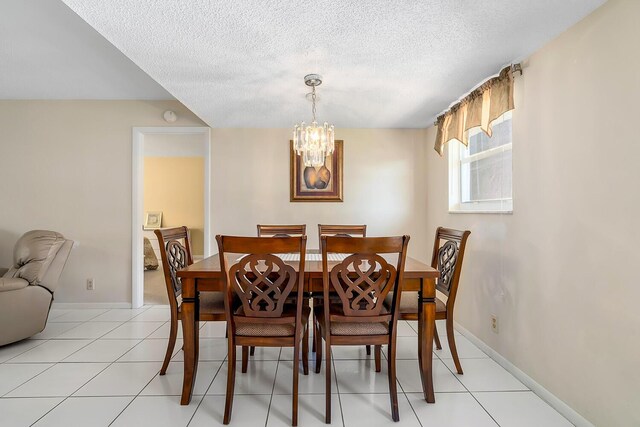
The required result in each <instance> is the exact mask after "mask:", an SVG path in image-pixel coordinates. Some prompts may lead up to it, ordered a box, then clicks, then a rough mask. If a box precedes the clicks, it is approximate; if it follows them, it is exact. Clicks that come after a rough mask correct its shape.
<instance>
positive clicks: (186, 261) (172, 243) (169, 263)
mask: <svg viewBox="0 0 640 427" xmlns="http://www.w3.org/2000/svg"><path fill="white" fill-rule="evenodd" d="M155 234H156V237H157V238H158V244H159V246H160V257H161V258H162V270H163V271H164V281H165V284H166V285H167V295H168V296H169V304H170V305H171V307H172V308H174V307H177V304H178V296H180V295H181V294H182V282H181V280H180V278H179V277H178V275H177V274H176V273H177V271H178V270H180V269H181V268H184V267H186V266H188V265H191V264H193V258H192V256H191V240H190V236H189V229H188V228H187V227H185V226H182V227H175V228H164V229H161V230H155Z"/></svg>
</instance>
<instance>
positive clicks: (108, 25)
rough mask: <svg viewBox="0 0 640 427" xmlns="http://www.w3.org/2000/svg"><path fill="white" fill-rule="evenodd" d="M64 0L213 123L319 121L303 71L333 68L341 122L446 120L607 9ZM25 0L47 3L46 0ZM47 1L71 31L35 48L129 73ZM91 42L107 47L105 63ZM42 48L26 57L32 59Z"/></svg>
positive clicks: (573, 4) (438, 2)
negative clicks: (449, 112) (473, 94)
mask: <svg viewBox="0 0 640 427" xmlns="http://www.w3.org/2000/svg"><path fill="white" fill-rule="evenodd" d="M63 1H64V2H65V3H66V4H67V5H68V6H69V7H70V8H71V9H73V10H74V11H75V12H76V13H77V14H78V15H79V16H80V17H82V18H83V19H84V20H85V21H86V22H88V23H89V24H90V25H91V26H92V27H93V28H95V29H96V30H97V31H98V32H99V33H100V34H102V35H103V36H104V37H105V38H106V39H107V40H109V41H110V42H111V43H113V45H114V46H115V47H117V48H118V49H119V50H120V51H122V52H123V53H124V54H125V55H126V56H127V57H128V58H130V59H131V60H132V61H133V62H134V63H135V64H137V65H138V66H139V67H140V68H141V69H142V70H144V71H145V72H146V73H148V74H149V75H150V76H151V77H152V78H153V79H154V80H156V81H157V82H158V83H160V85H162V86H163V87H164V88H166V89H167V90H168V91H169V92H170V93H171V94H172V95H173V96H174V97H176V98H177V99H178V100H180V101H181V102H182V103H184V104H185V105H186V106H187V107H189V108H190V109H191V110H192V111H193V112H194V113H195V114H197V115H198V116H200V118H202V119H203V120H205V121H206V122H207V123H208V124H209V125H210V126H213V127H289V126H291V125H293V124H294V123H296V122H299V121H301V120H307V121H309V119H310V116H311V111H310V110H311V106H310V103H309V101H308V100H307V99H306V98H305V94H306V93H307V92H308V88H307V87H306V86H305V85H304V83H303V76H304V75H305V74H308V73H320V74H322V75H323V78H324V83H323V84H322V86H320V87H319V89H318V93H319V104H318V118H319V119H320V120H322V121H324V120H327V121H330V122H332V123H334V124H335V125H336V126H337V127H374V128H375V127H381V128H382V127H392V128H393V127H395V128H403V127H408V128H415V127H425V126H428V125H430V124H431V123H432V121H433V118H434V116H435V115H436V114H438V113H439V112H441V111H442V110H443V109H445V108H446V107H447V106H448V105H449V104H450V103H451V102H453V101H455V100H456V99H457V98H459V97H460V96H461V95H463V94H464V93H465V92H467V91H468V90H470V89H471V88H472V87H473V86H475V85H476V84H477V83H479V82H480V81H482V80H483V79H485V78H486V77H488V76H490V75H492V74H495V73H496V72H497V71H499V69H500V68H501V67H502V66H503V65H505V64H508V63H510V62H512V61H514V60H518V59H521V58H524V57H526V56H527V55H528V54H530V53H532V52H533V51H535V50H536V49H537V48H539V47H541V46H542V45H543V44H544V43H545V42H547V41H549V40H551V39H552V38H553V37H555V36H556V35H558V34H559V33H560V32H562V31H563V30H565V29H567V28H568V27H570V26H571V25H573V24H574V23H576V22H577V21H579V20H580V19H581V18H583V17H584V16H586V15H587V14H588V13H589V12H591V11H592V10H594V9H595V8H596V7H598V6H599V5H601V4H602V3H604V0H563V1H557V0H535V1H532V0H428V1H396V2H389V1H388V0H359V1H357V0H343V1H335V0H316V1H315V2H313V3H312V2H308V1H285V0H243V1H212V0H192V1H188V2H180V1H175V0H136V1H132V0H109V1H104V0H63ZM14 3H15V4H18V3H29V4H30V5H31V7H32V8H34V7H35V6H34V3H36V2H34V1H33V0H28V1H25V0H23V1H16V0H12V1H11V4H14ZM45 3H46V4H47V7H48V8H50V9H51V11H42V12H41V13H43V14H45V16H46V17H47V18H49V19H48V20H47V25H45V26H44V28H45V29H47V28H48V29H49V30H50V31H52V30H58V32H62V33H63V35H64V36H66V37H64V38H61V39H60V40H55V39H51V38H50V37H49V36H47V35H46V34H45V40H44V44H45V46H33V47H34V48H36V51H37V53H38V55H49V56H54V55H53V54H52V53H50V52H48V51H47V49H45V47H47V48H49V49H51V50H53V51H54V52H55V51H56V50H60V49H61V47H62V46H64V49H66V48H67V45H68V44H70V45H71V46H72V47H73V48H74V49H82V48H86V56H84V57H83V58H82V59H83V61H84V64H78V66H81V67H82V68H86V69H87V70H90V71H86V73H85V74H91V75H92V76H95V75H98V76H100V77H103V78H105V79H107V78H108V77H111V73H108V72H103V73H100V71H101V70H103V69H104V68H105V67H107V66H108V62H109V61H107V60H105V58H107V57H109V55H111V57H115V58H116V59H115V62H116V63H120V65H121V66H122V67H124V65H123V63H126V61H124V60H123V58H122V57H121V56H117V55H115V54H114V53H113V52H112V51H108V52H109V53H107V49H106V47H105V46H104V43H103V42H104V40H102V39H100V38H99V37H98V36H97V35H95V34H93V33H92V37H88V38H87V40H84V39H82V40H79V39H78V37H71V31H69V32H66V31H62V29H61V28H60V27H61V26H62V27H65V29H66V27H67V26H69V27H71V26H78V25H79V24H78V22H76V21H75V20H73V19H72V18H71V17H69V16H68V15H67V14H65V13H63V12H62V11H61V10H60V8H59V7H55V6H54V3H55V1H52V0H47V1H46V2H45ZM38 4H40V2H38ZM14 7H17V6H15V5H14ZM25 7H26V6H25ZM52 12H55V13H52ZM52 14H53V19H51V18H52ZM7 15H11V14H6V13H3V16H5V18H3V20H6V21H10V22H13V21H15V20H14V19H13V18H11V19H9V18H7ZM58 19H61V20H62V22H59V21H58ZM2 24H4V23H2ZM25 24H29V23H28V22H25ZM14 27H17V26H16V25H15V24H14ZM39 28H40V27H37V28H34V26H33V25H31V28H30V30H31V31H28V30H27V31H24V30H23V33H25V37H27V36H30V33H31V32H33V31H34V30H36V31H35V32H36V33H38V32H39V31H40V30H39ZM16 30H20V28H16ZM31 37H33V36H32V35H31ZM60 37H63V36H60ZM41 42H42V40H41ZM101 42H102V44H101ZM92 43H95V44H96V45H99V46H100V48H99V49H98V50H99V51H100V52H102V53H104V54H105V55H103V56H101V57H97V55H96V54H95V53H93V49H91V47H92V46H91V44H92ZM13 53H14V54H15V52H13ZM31 56H32V55H29V54H20V55H17V57H18V58H19V59H21V60H23V61H26V60H28V59H29V58H31ZM50 61H51V62H52V63H53V61H54V58H51V59H50ZM96 63H97V64H96ZM111 66H113V65H111ZM128 66H129V67H131V66H132V64H129V65H128ZM56 71H57V70H56ZM33 72H34V73H35V72H36V71H33ZM40 72H42V71H40ZM525 73H526V70H525ZM44 74H45V75H48V73H47V72H46V71H45V72H44ZM125 74H126V73H125ZM112 80H114V79H112ZM115 80H116V82H117V81H119V79H115ZM72 83H73V82H71V83H69V82H67V86H69V85H70V84H72ZM110 83H111V84H112V85H114V84H115V82H113V81H111V82H110ZM89 84H90V83H87V84H86V85H84V84H83V85H79V84H76V85H75V86H88V85H89ZM147 84H148V82H147ZM76 89H77V90H78V91H80V92H82V91H81V88H78V87H76ZM120 89H121V90H124V88H120ZM127 89H130V90H133V89H134V88H131V87H127ZM1 90H2V89H0V95H2V92H1ZM58 90H60V88H56V91H58ZM90 90H96V91H97V90H98V89H97V88H93V89H90V88H88V89H87V91H90ZM105 92H107V91H106V90H105ZM67 97H68V96H67ZM76 97H77V96H76ZM101 97H102V98H105V97H108V96H107V94H106V93H105V94H103V95H102V96H101ZM112 97H114V96H112Z"/></svg>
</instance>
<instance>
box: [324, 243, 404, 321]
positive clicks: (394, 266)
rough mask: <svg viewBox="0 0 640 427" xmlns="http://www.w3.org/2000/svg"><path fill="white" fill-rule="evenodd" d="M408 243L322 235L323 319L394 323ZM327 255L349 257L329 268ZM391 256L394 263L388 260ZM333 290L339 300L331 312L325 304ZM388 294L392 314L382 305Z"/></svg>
mask: <svg viewBox="0 0 640 427" xmlns="http://www.w3.org/2000/svg"><path fill="white" fill-rule="evenodd" d="M408 243H409V236H400V237H369V238H366V237H341V236H322V237H321V248H322V271H323V275H322V276H323V285H324V286H323V291H324V310H325V319H330V320H332V321H348V322H366V321H370V322H381V321H390V320H393V321H395V320H394V317H395V312H396V311H397V309H398V307H399V303H400V292H399V291H400V290H401V286H402V280H403V276H404V265H405V260H406V255H407V253H406V252H407V245H408ZM329 252H331V253H339V254H348V255H347V257H346V258H345V259H344V260H343V261H341V262H339V263H337V264H335V265H334V266H332V267H331V269H329V261H328V256H327V254H328V253H329ZM394 256H395V257H396V259H395V263H394V262H393V260H390V258H393V257H394ZM332 291H333V292H335V293H336V294H337V295H338V297H339V299H340V302H339V303H338V304H337V305H338V308H339V310H338V312H335V311H334V312H333V313H331V310H330V307H329V305H330V304H328V302H329V301H330V295H329V292H332ZM389 292H393V295H394V301H393V304H392V307H391V311H388V310H387V309H385V307H384V304H383V302H384V299H385V297H386V296H387V294H388V293H389ZM332 301H335V299H333V300H332ZM334 306H335V303H334Z"/></svg>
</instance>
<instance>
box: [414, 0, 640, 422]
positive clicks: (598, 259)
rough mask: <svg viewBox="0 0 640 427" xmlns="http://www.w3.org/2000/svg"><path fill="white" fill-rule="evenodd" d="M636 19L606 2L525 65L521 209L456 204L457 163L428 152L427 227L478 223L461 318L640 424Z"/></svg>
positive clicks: (539, 377) (520, 92)
mask: <svg viewBox="0 0 640 427" xmlns="http://www.w3.org/2000/svg"><path fill="white" fill-rule="evenodd" d="M638 17H640V2H638V1H633V0H629V1H609V2H608V3H607V4H605V5H604V6H603V7H602V8H601V9H599V10H597V11H596V12H595V13H594V14H593V15H591V16H589V17H587V18H586V19H585V20H584V21H582V22H581V23H579V24H578V25H576V26H575V27H573V28H571V29H570V30H569V31H567V32H566V33H564V34H562V35H561V36H560V37H558V38H557V39H556V40H554V41H552V42H551V43H549V44H548V45H547V46H545V47H544V48H543V49H541V50H540V51H538V52H537V53H535V54H534V55H533V56H531V57H530V58H529V59H528V60H527V61H526V62H525V63H524V65H525V69H524V75H523V76H522V77H516V91H515V95H516V99H515V102H516V110H515V112H514V115H513V140H514V143H513V194H514V213H513V215H483V214H475V215H469V214H448V213H447V161H446V159H441V158H439V157H438V156H437V154H436V153H435V151H432V150H431V151H429V153H428V156H427V170H428V171H429V172H428V180H427V190H426V193H427V195H428V210H427V217H426V218H427V224H428V226H427V229H428V230H433V229H434V228H435V227H436V226H437V225H440V224H443V225H447V226H451V227H457V228H468V229H470V230H472V234H471V237H470V239H469V246H468V248H469V252H468V254H467V256H466V257H465V266H464V270H463V278H462V282H461V291H460V293H459V300H458V303H457V308H456V319H457V321H458V322H459V323H460V324H462V325H463V326H464V327H465V328H467V329H468V330H469V331H471V332H472V333H473V334H475V335H476V336H477V337H479V338H480V339H482V340H483V341H485V342H486V343H487V344H489V345H490V346H491V347H492V348H494V349H495V350H496V351H498V352H499V353H500V354H502V355H503V356H504V357H506V358H507V359H508V360H509V361H511V362H512V363H514V364H515V365H516V366H517V367H518V368H520V369H521V370H523V371H524V372H525V373H527V374H528V375H530V376H531V377H532V378H533V379H534V380H536V381H537V382H539V383H540V384H542V385H543V386H544V387H546V388H547V389H548V390H549V391H551V392H552V393H554V394H555V395H556V396H557V397H559V398H560V399H562V400H564V401H565V402H566V403H567V404H568V405H570V406H571V407H572V408H574V409H575V410H576V411H578V412H579V413H580V414H582V415H583V416H584V417H586V418H587V419H588V420H590V421H591V422H593V423H594V424H596V425H598V426H607V427H609V426H631V425H640V392H639V388H638V387H639V384H640V374H639V373H638V372H639V370H638V368H637V363H638V357H639V356H640V310H639V309H638V301H640V274H639V273H638V269H637V266H638V265H640V252H639V251H638V241H639V238H640V234H639V232H638V227H637V222H638V212H640V197H638V194H639V193H638V183H640V168H639V167H638V161H639V160H640V138H639V137H638V135H639V133H638V125H637V122H638V121H637V120H636V117H638V116H639V115H640V107H639V106H638V105H639V104H638V99H640V77H639V76H640V55H638V41H639V40H640V27H639V26H638ZM434 133H435V132H434V129H430V130H429V138H428V141H429V142H428V145H429V146H432V143H433V140H434V138H435V135H434ZM490 314H496V315H498V316H499V322H500V332H499V334H497V335H496V334H494V333H492V332H491V329H490V321H489V316H490ZM463 365H464V361H463Z"/></svg>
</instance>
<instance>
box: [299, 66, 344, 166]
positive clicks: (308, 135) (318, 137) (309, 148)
mask: <svg viewBox="0 0 640 427" xmlns="http://www.w3.org/2000/svg"><path fill="white" fill-rule="evenodd" d="M304 83H305V84H306V85H307V86H311V105H312V107H311V114H312V115H313V119H312V121H311V124H309V125H307V124H306V123H305V122H302V123H300V124H299V125H295V126H294V128H293V148H294V149H295V150H296V153H298V155H301V156H302V161H303V163H304V165H305V166H313V167H319V166H323V165H324V161H325V159H326V157H327V156H328V155H330V154H331V153H333V150H334V148H335V143H334V129H333V125H331V126H330V125H329V124H328V123H327V122H324V124H323V125H322V126H318V122H317V121H316V86H320V85H321V84H322V77H321V76H320V75H318V74H308V75H306V76H304Z"/></svg>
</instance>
